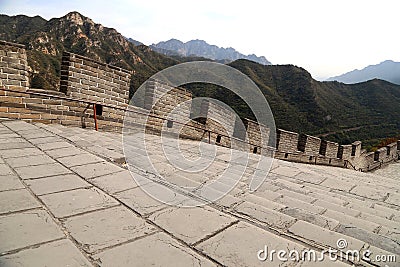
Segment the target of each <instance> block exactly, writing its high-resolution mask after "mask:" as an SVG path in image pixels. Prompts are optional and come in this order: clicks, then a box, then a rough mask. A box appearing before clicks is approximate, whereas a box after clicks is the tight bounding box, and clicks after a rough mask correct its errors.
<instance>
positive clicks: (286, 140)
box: [0, 41, 400, 171]
mask: <svg viewBox="0 0 400 267" xmlns="http://www.w3.org/2000/svg"><path fill="white" fill-rule="evenodd" d="M0 57H1V61H0V68H1V72H0V78H1V81H0V82H1V83H0V86H1V87H0V119H1V118H11V119H21V120H27V121H31V122H42V123H60V124H64V125H75V126H81V127H94V125H95V122H97V124H98V128H99V129H102V130H108V131H121V129H122V127H123V122H124V116H125V112H126V110H127V109H129V111H130V113H129V114H130V115H131V116H129V118H127V119H129V124H130V125H145V126H146V129H148V130H151V131H152V132H153V133H156V134H159V133H161V132H166V133H173V134H179V136H181V137H185V138H192V139H197V140H204V141H208V142H210V143H214V144H216V145H221V146H227V147H231V146H232V144H233V141H235V144H236V143H240V144H241V145H240V146H239V149H242V150H246V151H249V152H252V153H257V154H263V153H266V152H270V151H271V150H273V151H274V152H275V157H276V158H279V159H282V160H287V161H295V162H302V163H309V164H321V165H330V166H337V167H344V168H352V169H355V170H361V171H369V170H373V169H376V168H379V167H381V166H382V165H384V164H386V163H388V162H392V161H395V160H397V159H398V158H399V155H400V140H399V141H397V142H395V143H392V144H389V145H387V146H385V147H382V148H380V149H378V150H377V151H375V152H369V153H367V152H366V151H365V150H362V148H361V146H362V143H361V142H360V141H356V142H353V143H352V144H343V145H340V144H338V143H335V142H331V141H327V140H323V139H320V138H318V137H314V136H311V135H307V134H298V133H295V132H290V131H286V130H283V129H277V132H276V144H275V147H273V148H272V147H270V146H269V139H270V135H271V132H270V129H269V127H268V125H260V124H259V123H257V122H256V121H253V120H250V119H247V118H239V117H238V116H237V115H236V113H235V112H234V111H233V110H232V109H230V108H229V107H227V106H223V105H219V104H218V103H217V102H214V101H209V100H207V99H202V100H201V101H196V98H195V99H193V98H192V94H191V93H190V92H189V91H187V90H185V89H182V88H176V87H172V86H170V85H168V84H166V83H164V82H161V81H157V80H149V81H148V82H147V83H146V87H145V92H144V95H143V96H141V97H142V99H137V100H138V101H136V102H137V103H136V105H135V106H132V105H128V103H129V84H130V80H131V76H132V75H133V72H131V71H128V70H124V69H121V68H118V67H115V66H111V65H107V64H104V63H102V62H97V61H94V60H92V59H90V58H86V57H83V56H80V55H76V54H72V53H64V54H63V57H62V62H61V81H60V91H51V90H43V89H34V88H29V66H28V64H27V59H26V51H25V49H24V46H23V45H19V44H14V43H9V42H4V41H0Z"/></svg>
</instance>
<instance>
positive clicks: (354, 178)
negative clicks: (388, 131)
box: [0, 121, 400, 267]
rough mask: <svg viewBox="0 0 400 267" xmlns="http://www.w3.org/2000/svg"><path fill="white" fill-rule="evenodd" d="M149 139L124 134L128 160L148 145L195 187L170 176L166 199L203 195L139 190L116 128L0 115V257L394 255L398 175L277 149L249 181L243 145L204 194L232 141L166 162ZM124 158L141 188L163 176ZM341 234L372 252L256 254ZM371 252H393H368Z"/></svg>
mask: <svg viewBox="0 0 400 267" xmlns="http://www.w3.org/2000/svg"><path fill="white" fill-rule="evenodd" d="M148 139H149V142H148V146H147V147H146V151H144V150H141V149H140V148H138V147H135V144H130V145H131V147H130V148H129V149H133V150H134V153H135V155H136V157H135V159H134V160H137V162H138V163H140V161H141V160H143V159H144V158H143V157H146V154H147V157H149V158H151V160H152V163H153V165H154V166H155V167H156V168H157V170H158V171H159V174H160V175H162V176H164V177H166V179H168V181H169V182H170V183H172V184H173V185H175V184H176V185H177V186H178V185H180V186H188V187H190V188H192V189H191V191H190V192H189V193H187V192H183V191H180V190H178V189H179V188H178V189H177V188H176V187H168V190H169V191H168V192H169V195H168V196H167V197H168V198H169V199H170V200H171V202H173V203H188V202H190V201H193V203H202V202H203V201H204V203H202V204H203V205H201V206H198V207H192V208H187V207H183V206H169V205H167V204H164V203H161V202H159V201H157V200H155V199H154V198H152V197H150V196H149V195H148V194H146V193H145V192H144V191H143V187H139V186H138V184H137V183H136V182H135V181H136V180H135V179H133V178H132V176H131V174H130V172H129V171H128V170H127V166H126V164H125V159H124V153H123V151H124V150H123V147H122V142H121V135H118V134H114V133H104V132H95V131H93V130H88V129H80V128H68V127H64V126H61V125H44V124H28V123H25V122H22V121H3V122H1V123H0V266H297V267H299V266H351V264H352V263H353V262H354V263H355V264H356V265H361V266H399V262H400V229H399V228H400V203H399V200H400V179H390V178H385V177H381V176H378V175H374V174H371V173H360V172H355V171H351V170H346V169H339V168H333V167H324V166H315V165H303V164H296V163H289V162H284V161H279V160H275V161H274V163H273V166H272V170H271V172H270V173H269V174H268V176H267V179H266V180H265V182H264V183H263V184H262V185H261V186H260V188H258V190H257V191H255V192H249V190H248V184H249V179H250V178H249V177H251V175H252V174H253V173H255V172H257V168H258V167H257V161H258V160H259V159H260V158H259V157H260V156H258V155H254V154H251V155H249V156H250V159H249V162H248V163H247V167H246V170H245V172H244V174H243V177H242V179H241V180H240V181H239V182H238V184H237V185H236V186H235V188H234V189H232V190H231V191H230V192H229V193H228V194H227V195H226V196H224V197H223V198H221V199H219V200H217V201H215V202H213V203H208V204H207V201H206V200H207V197H208V195H207V193H206V192H207V191H206V190H204V188H205V185H208V184H210V183H212V182H214V181H215V177H217V176H218V175H220V174H222V173H224V172H226V171H227V170H228V172H230V173H229V174H230V175H232V177H233V176H234V175H235V172H238V170H239V169H240V168H239V167H240V166H239V165H240V164H241V163H240V162H234V164H233V165H234V168H228V167H227V166H228V164H229V156H230V153H231V151H230V150H229V149H227V148H223V147H216V146H213V145H207V146H206V147H208V148H207V149H210V151H211V150H213V149H215V150H216V154H215V155H214V157H215V160H214V161H213V163H212V164H210V165H209V166H208V167H207V169H205V170H203V171H202V172H194V171H193V172H187V171H186V172H185V171H183V170H182V169H179V168H176V167H174V166H172V165H171V164H168V163H169V162H168V159H166V158H165V157H164V156H163V149H161V147H162V144H161V141H160V138H159V137H158V136H148ZM166 143H167V146H168V144H169V141H168V140H167V142H166ZM164 144H165V142H164ZM180 148H181V152H182V154H185V156H186V157H192V158H194V159H195V158H196V157H198V153H199V148H198V142H195V141H189V140H183V141H181V144H180ZM125 149H127V148H125ZM131 170H132V171H133V172H134V174H133V175H134V176H135V177H136V178H137V177H141V178H142V179H143V181H146V186H147V187H148V188H154V187H163V188H164V187H165V185H163V184H162V183H160V182H159V181H158V180H157V179H154V177H156V175H155V174H154V173H150V172H146V171H143V170H140V169H132V168H131ZM226 187H227V185H226V184H224V182H219V183H215V184H214V187H213V188H214V190H216V191H219V190H221V191H223V190H225V189H226ZM188 199H189V201H188ZM204 204H207V205H204ZM339 239H345V240H346V243H347V246H346V247H345V248H342V249H339V250H341V251H342V252H344V253H345V252H346V250H347V249H351V250H357V251H360V252H364V251H366V250H370V251H371V252H372V256H370V258H371V259H373V260H374V261H373V262H368V261H367V260H366V259H364V260H360V261H354V260H352V259H350V260H348V259H346V257H345V255H344V254H343V253H342V254H341V253H340V252H338V253H336V254H335V255H336V256H338V257H339V258H340V260H337V261H331V260H329V258H328V256H327V255H326V257H325V259H324V261H323V262H312V261H309V260H307V258H302V259H300V260H299V261H292V260H288V261H283V260H279V258H277V254H275V255H274V259H273V261H271V260H269V259H267V260H266V261H260V260H259V259H258V257H257V254H258V252H259V251H260V250H263V249H264V248H265V247H267V248H268V250H269V251H271V250H274V249H275V250H276V251H278V250H286V251H289V250H297V251H299V252H302V251H305V250H310V249H314V250H316V251H318V252H320V251H322V250H325V249H328V248H333V249H338V247H337V245H338V244H337V241H338V240H339ZM376 255H385V256H388V255H394V256H395V257H396V258H395V261H393V259H392V260H391V261H392V262H377V261H376V260H375V258H374V257H375V256H376ZM286 256H287V255H286ZM300 258H301V257H300Z"/></svg>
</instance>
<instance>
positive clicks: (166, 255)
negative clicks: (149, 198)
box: [93, 233, 217, 267]
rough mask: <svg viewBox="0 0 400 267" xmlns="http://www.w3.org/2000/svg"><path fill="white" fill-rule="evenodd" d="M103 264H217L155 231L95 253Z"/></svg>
mask: <svg viewBox="0 0 400 267" xmlns="http://www.w3.org/2000/svg"><path fill="white" fill-rule="evenodd" d="M93 258H95V259H97V260H98V261H99V262H101V263H102V265H104V266H116V267H123V266H137V267H142V266H165V267H168V266H170V267H186V266H198V267H200V266H202V267H203V266H217V265H216V264H214V263H213V262H211V261H210V260H208V259H206V258H205V257H203V256H200V255H198V254H197V253H195V252H194V251H192V250H190V249H189V248H187V247H184V246H183V245H181V244H180V243H178V242H177V241H176V240H174V239H173V238H171V237H169V236H168V235H167V234H165V233H156V234H153V235H150V236H147V237H145V238H142V239H139V240H137V241H134V242H130V243H127V244H123V245H121V246H118V247H115V248H111V249H108V250H106V251H104V252H101V253H99V254H96V255H94V256H93Z"/></svg>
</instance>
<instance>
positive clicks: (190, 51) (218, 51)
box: [150, 38, 271, 65]
mask: <svg viewBox="0 0 400 267" xmlns="http://www.w3.org/2000/svg"><path fill="white" fill-rule="evenodd" d="M150 47H151V48H152V49H154V50H155V51H157V52H159V53H162V54H165V55H169V56H183V57H189V56H198V57H204V58H209V59H212V60H216V61H220V62H223V63H229V62H232V61H235V60H237V59H247V60H251V61H254V62H257V63H260V64H263V65H270V64H271V62H269V61H268V60H267V59H266V58H265V57H264V56H260V57H258V56H256V55H255V54H250V55H244V54H241V53H239V52H238V51H236V50H235V49H234V48H232V47H228V48H223V47H219V46H216V45H210V44H208V43H207V42H206V41H204V40H200V39H194V40H190V41H188V42H186V43H184V42H182V41H180V40H178V39H174V38H173V39H170V40H168V41H163V42H159V43H157V44H152V45H151V46H150Z"/></svg>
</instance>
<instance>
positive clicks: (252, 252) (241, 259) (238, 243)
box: [196, 222, 303, 267]
mask: <svg viewBox="0 0 400 267" xmlns="http://www.w3.org/2000/svg"><path fill="white" fill-rule="evenodd" d="M265 246H267V248H268V249H269V251H271V250H273V249H275V250H276V251H278V250H282V249H283V250H294V249H296V250H297V251H302V249H303V247H302V246H301V245H298V244H296V243H294V242H292V241H289V240H288V239H284V238H283V237H279V236H277V235H274V234H272V233H269V232H266V231H264V230H262V229H260V228H257V227H255V226H252V225H250V224H248V223H244V222H239V223H238V224H236V225H233V226H231V227H229V228H228V229H226V230H225V231H223V232H221V233H219V234H217V235H215V236H213V237H211V238H210V239H208V240H206V241H204V242H202V243H200V244H199V245H197V246H196V248H198V249H200V250H201V251H202V252H204V253H206V254H207V255H208V256H210V257H211V258H213V259H215V260H217V261H218V262H220V263H221V264H223V265H224V266H243V267H247V266H294V265H295V264H296V263H295V262H290V261H289V262H281V261H279V260H278V259H276V258H275V260H273V261H272V262H271V261H260V260H259V259H258V258H257V253H258V251H260V250H263V249H264V248H265Z"/></svg>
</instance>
